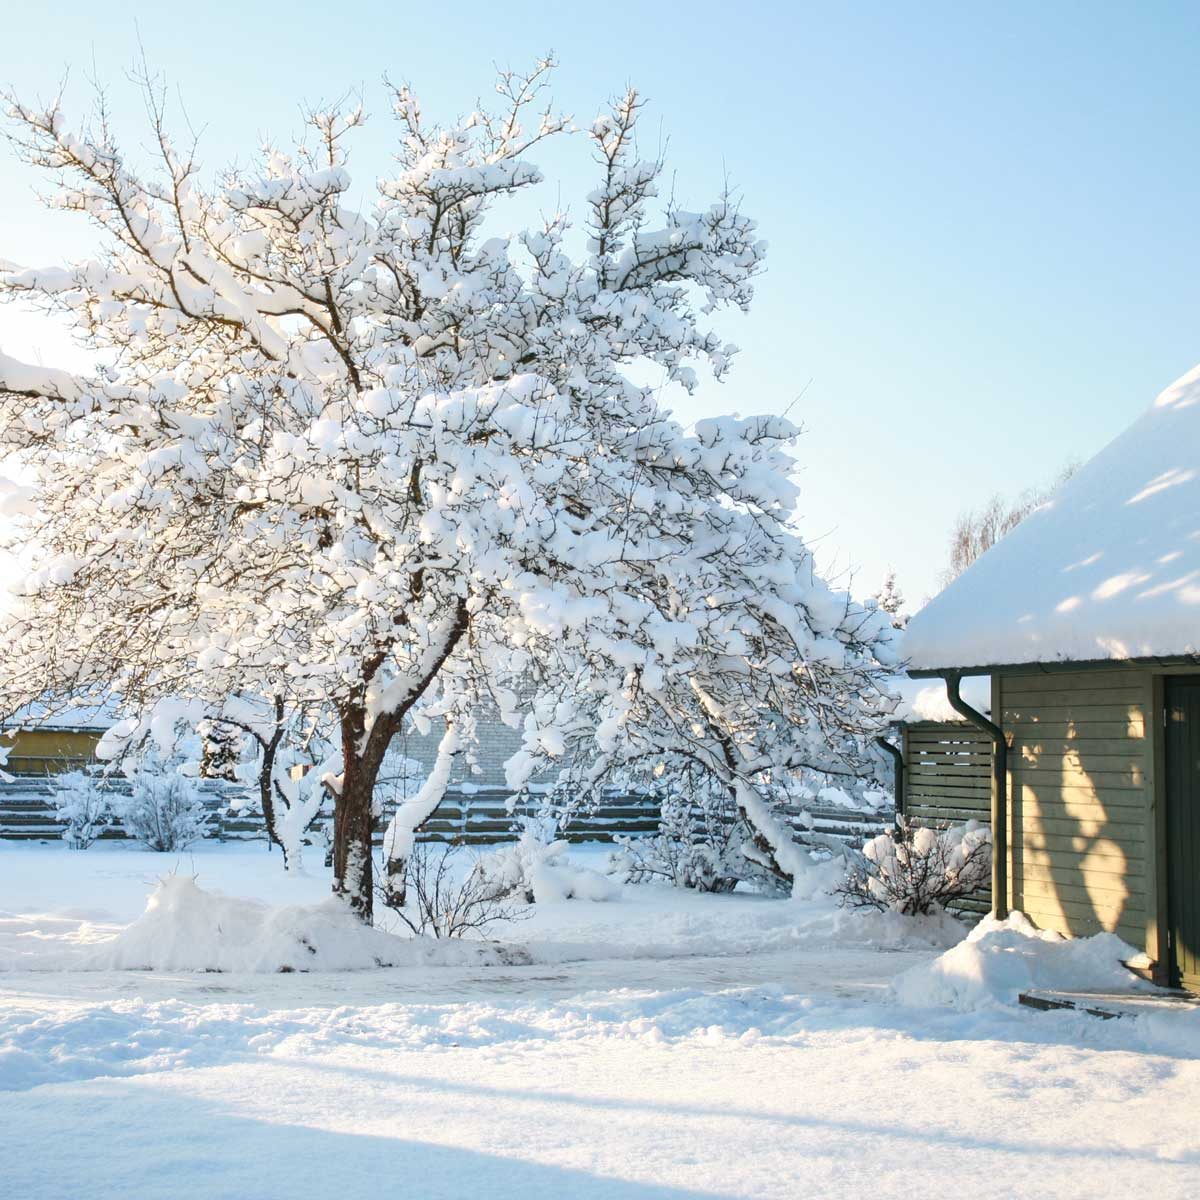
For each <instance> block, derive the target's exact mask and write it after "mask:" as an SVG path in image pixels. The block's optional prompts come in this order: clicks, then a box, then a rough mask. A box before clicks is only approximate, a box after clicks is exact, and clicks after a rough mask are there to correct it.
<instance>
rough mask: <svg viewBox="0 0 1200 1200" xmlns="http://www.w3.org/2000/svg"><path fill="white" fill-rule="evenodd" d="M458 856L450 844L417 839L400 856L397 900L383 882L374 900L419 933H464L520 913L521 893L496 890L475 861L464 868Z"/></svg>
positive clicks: (482, 929) (522, 910) (445, 935)
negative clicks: (402, 880) (402, 882)
mask: <svg viewBox="0 0 1200 1200" xmlns="http://www.w3.org/2000/svg"><path fill="white" fill-rule="evenodd" d="M460 858H461V855H460V854H459V853H458V850H457V848H455V847H452V846H432V845H430V844H429V843H428V842H418V843H417V844H415V845H414V846H413V848H412V851H411V853H410V854H409V855H408V857H407V859H406V887H405V892H404V900H403V902H402V903H398V902H397V901H398V897H397V895H396V893H395V892H394V891H393V889H391V888H389V887H387V886H386V885H383V884H381V885H380V886H379V888H378V897H379V899H380V901H381V902H382V903H383V904H384V906H385V907H387V908H390V909H391V910H392V911H393V912H394V913H395V914H396V915H397V916H398V917H399V918H400V920H401V921H403V922H404V924H405V925H407V926H408V927H409V929H411V930H412V931H413V933H415V934H417V935H418V936H421V937H435V938H461V937H468V936H470V935H471V934H473V933H484V932H486V931H487V930H488V929H490V928H491V927H492V926H494V925H496V924H500V923H503V922H507V921H514V920H517V919H518V918H520V917H522V916H524V915H526V914H525V898H524V897H523V896H521V895H519V894H518V893H517V892H516V891H507V892H506V891H501V890H499V889H498V888H497V887H496V886H495V883H494V882H493V881H492V879H490V878H489V876H488V874H487V873H486V872H484V871H482V870H480V862H478V861H477V862H476V863H475V864H474V865H472V866H471V867H469V868H467V869H465V870H464V869H463V868H462V867H461V865H460V861H459V860H460Z"/></svg>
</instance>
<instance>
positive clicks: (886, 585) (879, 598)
mask: <svg viewBox="0 0 1200 1200" xmlns="http://www.w3.org/2000/svg"><path fill="white" fill-rule="evenodd" d="M872 599H873V600H874V601H875V603H876V604H877V605H878V606H879V607H880V608H882V609H883V611H884V612H885V613H887V614H888V616H890V617H891V618H892V625H893V626H894V627H895V628H896V629H903V628H904V626H905V625H907V624H908V614H907V613H906V612H904V611H903V609H904V593H903V592H902V591H901V590H900V585H899V584H898V583H897V582H896V568H895V567H888V572H887V575H885V576H884V580H883V586H882V587H881V588H880V589H879V591H877V592H876V593H875V594H874V596H873V597H872Z"/></svg>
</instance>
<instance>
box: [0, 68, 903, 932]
mask: <svg viewBox="0 0 1200 1200" xmlns="http://www.w3.org/2000/svg"><path fill="white" fill-rule="evenodd" d="M549 66H550V64H549V63H542V64H539V66H538V67H537V69H535V70H534V71H533V72H532V73H531V74H530V75H528V76H527V77H516V76H511V75H503V76H502V77H501V80H500V84H499V87H498V91H499V93H500V95H501V97H502V101H503V103H502V111H501V112H499V113H498V114H485V113H479V112H476V113H472V114H471V115H470V116H469V117H467V118H466V119H464V120H461V121H459V122H458V123H456V124H453V125H449V126H438V125H433V124H430V123H429V122H428V121H427V120H426V119H425V117H424V115H423V114H422V111H421V108H420V105H419V103H418V101H417V98H416V97H415V96H414V95H413V94H412V93H411V92H410V91H409V90H408V89H407V88H397V89H395V90H394V92H393V112H394V117H395V120H396V122H397V138H396V147H395V163H394V166H393V167H392V170H391V171H390V173H389V174H388V175H386V176H384V177H383V178H381V179H379V180H378V181H377V183H376V185H375V188H374V199H373V204H372V206H371V208H370V209H369V210H367V211H357V210H356V209H355V208H353V207H351V205H350V202H349V199H348V198H349V197H350V196H351V195H352V194H353V195H360V194H361V193H362V191H363V181H362V180H361V178H360V179H359V180H358V182H357V184H356V186H355V187H354V188H352V184H351V179H352V177H351V173H350V145H351V142H352V141H353V136H354V132H355V130H356V128H357V127H358V126H359V125H360V124H361V123H362V121H363V116H362V113H361V111H359V110H357V109H355V110H338V111H322V112H314V113H313V114H312V115H311V116H310V118H309V130H308V135H307V142H305V143H302V144H299V145H297V146H295V147H293V148H291V149H289V150H286V151H285V150H283V149H279V148H268V149H267V150H266V151H265V152H264V153H263V155H262V156H261V158H260V159H259V160H258V161H257V163H256V164H255V166H254V167H253V168H250V169H243V170H232V171H229V172H227V173H226V174H225V175H223V176H222V177H221V178H220V180H219V182H218V183H216V184H215V185H211V186H210V185H206V184H205V183H204V182H203V180H202V177H201V174H200V171H199V168H198V165H197V162H196V159H195V155H194V152H193V153H191V154H186V155H185V154H182V153H180V152H179V151H177V149H176V148H175V146H174V144H173V143H172V142H171V140H170V138H169V136H168V134H167V130H166V125H165V122H164V120H163V116H162V106H161V103H160V96H161V93H159V92H157V91H156V90H155V89H154V87H153V86H150V87H149V88H148V96H149V99H150V109H151V114H152V118H153V126H154V133H155V138H156V142H157V146H158V149H159V151H160V156H159V165H158V169H157V171H156V173H154V174H153V175H146V174H142V173H139V172H138V171H136V170H135V169H134V167H133V166H132V165H130V163H129V162H128V161H127V159H126V158H125V157H124V156H123V154H122V153H121V151H120V150H119V149H118V147H117V145H116V143H115V141H114V139H113V137H112V135H111V133H110V131H109V129H108V126H107V122H106V121H104V120H103V119H102V116H103V114H101V119H100V120H99V121H98V123H97V124H96V125H95V127H94V128H92V129H91V130H89V131H84V132H78V131H75V130H74V129H73V128H72V126H70V125H69V124H68V122H67V119H66V117H65V116H64V114H63V113H62V111H61V110H60V108H59V107H58V106H57V105H55V106H52V107H50V108H49V109H46V110H44V111H43V110H40V109H33V108H29V107H26V106H25V105H23V104H22V103H20V102H19V101H16V100H13V101H12V102H11V115H12V117H13V118H14V121H15V130H16V133H15V139H16V144H17V146H18V147H19V149H20V151H21V153H22V154H23V156H24V158H25V160H26V161H27V162H28V163H30V164H32V165H33V166H35V167H38V168H41V169H43V170H45V171H47V172H49V173H51V174H52V175H53V176H54V177H55V178H56V180H57V181H58V185H59V190H58V193H57V196H56V203H58V204H59V205H60V206H62V207H65V208H67V209H70V210H73V211H78V212H80V213H81V214H82V215H84V216H85V217H86V218H87V219H89V220H90V221H91V222H92V223H93V224H94V225H96V226H97V227H98V228H99V230H100V231H101V233H102V235H103V242H104V252H103V254H102V255H101V256H100V257H98V258H96V259H95V260H92V261H88V262H82V263H77V264H74V265H71V266H67V267H53V268H35V269H26V270H14V271H8V272H5V273H3V274H0V292H2V294H3V295H4V296H6V297H16V298H24V299H33V300H36V301H39V302H41V303H43V304H45V305H47V306H49V307H51V308H53V309H56V310H59V311H62V312H66V313H67V314H69V315H70V316H71V318H72V319H73V320H74V322H75V325H76V328H77V329H78V331H79V332H80V333H81V335H82V336H83V337H84V338H85V339H86V340H87V342H88V343H89V344H90V345H92V346H94V347H95V348H96V349H97V351H103V352H104V355H103V358H104V361H105V364H106V365H105V366H104V367H103V368H102V369H101V368H98V369H97V371H96V373H95V374H94V375H93V376H92V377H88V378H83V377H79V376H76V375H72V374H70V373H67V372H64V371H60V370H52V369H42V368H36V367H32V366H29V365H26V364H23V363H20V362H18V361H16V360H14V359H12V358H8V357H0V408H2V413H3V429H4V439H5V442H6V443H7V444H8V445H9V446H11V447H15V448H20V449H21V450H23V451H24V452H25V458H26V460H27V461H28V462H29V463H30V464H31V465H32V466H33V468H34V469H35V470H36V472H37V475H38V483H37V485H36V486H35V488H34V492H35V502H34V504H33V505H32V506H31V511H33V512H34V513H35V515H32V516H30V517H28V518H27V521H26V525H25V527H24V529H23V534H22V536H24V537H26V538H27V539H29V540H30V541H32V543H33V544H34V545H35V547H36V549H35V550H34V552H33V554H32V558H33V565H32V568H31V570H30V571H29V574H28V577H27V579H26V580H25V584H24V589H23V591H24V603H23V605H22V607H21V608H20V610H19V611H18V612H17V614H16V615H15V616H14V617H11V618H8V619H6V622H5V625H4V627H3V630H2V632H0V636H2V638H3V644H4V647H5V659H4V667H3V670H4V675H5V678H4V682H3V687H4V689H5V690H4V695H5V697H6V700H7V702H8V703H9V704H15V703H17V702H19V701H23V700H26V699H28V698H30V697H31V696H34V695H44V694H45V693H46V692H47V691H51V692H53V691H58V692H67V691H70V692H74V693H79V692H87V691H97V690H101V689H109V688H115V689H117V690H118V691H119V692H120V693H121V694H122V695H123V696H124V697H126V698H127V700H129V701H130V702H137V703H142V702H150V701H152V700H154V699H155V698H157V697H162V696H169V695H170V696H180V695H205V696H211V697H214V698H215V697H221V696H224V695H227V694H230V693H238V694H247V693H257V694H261V695H263V696H267V697H277V696H283V697H286V699H287V701H288V703H289V705H290V704H300V705H303V704H306V703H313V702H319V703H328V704H330V705H332V707H333V709H334V711H335V712H336V713H337V720H338V723H339V726H340V731H339V733H340V740H341V746H342V754H343V773H342V774H341V775H340V776H339V777H337V778H336V779H333V780H331V787H332V789H333V790H334V792H335V794H336V798H337V806H336V807H337V815H336V822H335V867H336V873H337V877H338V879H337V885H336V886H337V888H338V890H339V891H340V892H342V893H343V894H345V895H347V896H348V897H349V898H350V900H351V901H352V903H353V904H354V905H355V906H356V908H357V909H358V910H359V911H360V912H361V913H363V914H364V915H369V913H370V910H371V897H372V880H371V873H370V832H371V829H370V825H371V806H370V793H371V789H372V786H373V783H374V779H375V776H376V773H377V772H378V769H379V764H380V763H381V762H382V759H383V755H384V752H385V751H386V749H387V746H388V743H389V742H390V741H391V739H392V737H393V735H394V734H395V733H396V732H397V730H398V729H400V727H401V725H402V723H403V722H404V721H406V720H409V719H415V720H418V721H421V720H423V719H424V718H425V717H428V716H432V715H444V716H446V717H447V721H448V725H449V729H450V732H449V733H448V734H447V737H446V740H445V744H444V752H445V756H447V757H448V756H450V755H452V754H454V753H456V752H457V751H458V750H459V748H460V747H461V746H462V745H463V743H464V740H465V739H469V737H470V722H471V718H470V713H471V711H472V710H473V708H474V707H475V705H476V704H477V702H478V700H479V699H480V697H481V696H484V695H487V696H490V698H492V699H493V700H495V701H496V702H498V704H499V707H500V710H501V712H502V713H503V714H505V716H506V717H507V719H509V720H510V721H513V722H518V721H523V722H524V728H525V731H526V733H525V736H526V747H527V752H528V754H529V755H530V756H532V757H533V758H536V757H545V756H550V757H553V756H556V755H559V754H561V753H562V752H563V751H564V748H565V747H566V745H567V743H568V741H569V739H570V738H572V737H577V736H578V734H579V729H580V723H581V722H586V723H588V724H590V726H591V728H592V730H593V732H594V737H595V738H596V739H597V744H598V746H599V747H600V748H602V749H603V750H604V751H605V752H607V753H610V754H611V753H613V752H615V750H616V748H617V747H618V746H619V745H621V744H623V743H629V742H631V741H634V742H639V743H647V744H649V743H655V742H661V741H662V739H663V737H664V735H668V736H669V737H671V738H673V737H674V736H675V735H677V734H682V735H684V736H686V737H691V738H693V739H694V740H698V741H702V742H703V743H704V746H703V749H704V752H705V754H706V755H707V756H708V759H709V760H710V761H711V763H712V764H713V765H715V766H719V768H720V769H721V770H722V771H723V772H724V773H725V777H726V778H727V779H728V781H729V784H730V786H731V787H736V789H738V793H739V796H740V797H741V801H742V802H743V803H744V804H745V805H747V806H749V807H750V808H754V806H755V803H756V801H755V793H754V783H753V780H754V775H755V772H756V771H758V770H760V769H761V768H762V767H763V766H764V765H765V764H767V763H768V762H770V761H776V760H779V761H782V760H784V759H788V760H792V759H794V760H797V761H800V760H803V761H806V762H809V761H818V760H819V761H823V762H826V763H829V762H832V761H834V760H838V759H839V758H840V757H842V756H843V755H844V754H845V751H846V747H847V745H848V743H849V742H850V741H853V739H854V738H855V737H859V736H861V735H863V734H865V733H869V732H871V731H872V730H873V728H874V727H875V724H876V723H877V721H878V720H879V716H880V712H881V710H882V709H883V708H886V707H887V705H886V701H884V700H882V699H881V697H880V694H879V692H878V689H877V686H876V681H877V677H878V673H879V670H880V663H881V661H882V662H885V663H889V662H891V652H890V628H889V623H888V620H887V618H886V614H881V613H879V612H877V611H875V610H874V609H873V608H872V607H870V606H868V607H866V608H863V607H861V606H858V605H856V604H854V603H852V602H851V601H850V599H849V598H848V597H847V596H846V595H843V594H838V593H835V592H833V591H831V589H830V588H829V587H828V586H827V585H826V584H825V583H824V582H823V581H822V580H821V579H820V578H818V577H817V576H816V574H815V573H814V569H813V562H812V558H811V555H810V553H809V552H808V550H807V549H806V547H805V546H804V544H803V542H802V541H801V540H800V539H799V538H798V537H797V536H796V534H795V533H794V531H792V530H791V529H790V528H789V522H790V520H791V516H792V512H793V506H794V502H795V489H794V486H793V484H792V483H791V482H790V478H789V477H790V473H791V470H792V465H793V464H792V459H791V457H790V454H789V446H790V444H791V442H792V439H793V438H794V437H795V434H796V430H795V429H794V428H793V426H791V425H790V424H789V423H788V422H787V421H785V420H782V419H780V418H777V417H770V416H768V417H754V418H749V419H744V420H743V419H734V418H732V417H731V418H725V419H719V420H709V421H703V422H700V423H699V424H698V425H697V426H696V428H695V429H694V430H693V431H691V432H687V431H685V430H684V429H683V428H682V427H681V426H680V425H679V424H678V423H677V422H676V421H674V420H673V419H672V418H671V416H670V414H669V413H668V412H667V411H666V410H665V409H664V408H663V407H662V406H661V404H660V400H659V390H660V389H659V388H658V387H648V386H643V385H642V384H640V383H638V382H635V378H636V377H639V373H640V375H642V376H644V375H645V373H646V372H645V370H644V368H645V366H646V364H649V365H650V366H651V367H655V368H657V369H658V371H659V373H660V375H663V376H665V381H666V383H668V384H677V385H680V386H681V387H683V388H687V389H690V388H692V387H693V386H694V385H695V383H696V381H697V370H698V369H707V370H708V371H710V372H711V373H713V374H714V375H716V376H717V377H723V376H724V375H725V373H726V371H727V370H728V368H729V365H730V361H731V358H732V356H733V354H734V350H735V348H734V347H733V346H731V345H728V344H727V343H726V342H724V341H723V340H722V339H721V338H720V336H719V335H718V334H717V333H716V332H715V330H714V329H713V328H711V327H710V322H711V320H712V319H713V315H714V314H715V313H716V312H717V311H718V310H720V309H722V308H727V307H735V308H738V309H743V310H744V309H746V308H748V306H749V304H750V302H751V298H752V294H753V286H752V281H753V278H754V276H755V274H756V272H757V271H758V270H759V269H760V267H761V265H762V262H763V256H764V252H765V246H764V244H763V243H762V242H761V241H760V240H759V238H758V235H757V232H756V230H755V226H754V222H753V221H751V220H749V219H748V218H747V217H746V216H745V215H744V214H743V213H742V212H741V211H740V209H739V207H738V205H737V204H736V203H735V202H734V199H733V198H732V197H731V196H730V195H729V194H728V193H726V194H724V195H722V196H721V197H720V198H718V199H717V200H716V201H715V202H714V203H713V204H712V205H711V206H709V207H708V208H706V209H704V210H702V211H698V212H687V211H683V210H682V209H680V208H679V207H677V206H675V205H674V204H673V203H667V204H666V205H665V208H664V209H663V210H662V211H661V212H659V213H658V214H657V215H655V211H654V198H655V196H656V194H657V192H658V185H659V180H660V177H661V175H662V172H663V163H662V162H661V161H659V160H657V159H655V160H645V159H642V158H640V157H639V156H638V152H637V145H636V138H635V132H636V126H637V121H638V116H639V112H640V101H639V100H638V97H637V95H636V93H634V92H632V91H631V92H629V93H628V94H626V95H625V96H624V97H623V98H622V99H621V100H620V101H618V102H617V103H616V104H615V105H614V106H613V108H612V110H611V111H610V112H608V113H605V114H604V115H602V116H600V117H598V118H597V119H596V120H595V122H594V123H593V124H592V125H591V127H590V129H588V130H586V131H585V136H586V137H587V138H588V139H590V142H591V145H592V148H593V154H594V158H595V161H596V167H597V173H598V182H597V185H596V187H595V189H594V190H593V191H592V192H590V193H589V194H588V196H587V197H586V200H585V203H584V205H583V207H582V209H581V224H582V226H583V230H582V232H583V233H584V234H585V235H586V238H585V245H584V248H583V253H582V254H580V255H576V256H574V257H573V256H572V255H571V254H570V253H568V242H569V241H570V239H571V237H576V236H577V235H575V234H573V235H570V237H569V229H570V221H569V220H568V218H567V216H565V215H555V216H553V217H551V218H550V219H548V220H546V221H545V223H544V224H543V226H542V227H541V228H538V229H536V230H532V231H527V232H524V233H521V234H519V235H517V236H513V237H497V236H493V234H492V230H491V228H490V226H489V223H488V217H489V212H490V210H491V209H492V206H493V205H494V203H495V202H496V201H497V200H498V199H499V198H501V197H504V196H506V195H509V194H511V193H514V192H519V191H524V190H525V189H530V188H534V187H536V185H537V184H539V183H540V182H541V178H542V177H541V175H540V173H539V171H538V169H537V167H536V166H535V165H534V164H533V162H532V161H531V160H530V157H529V155H530V152H531V151H532V150H533V149H534V148H535V147H536V146H537V144H538V143H539V142H540V141H541V140H542V139H544V138H547V137H550V136H555V135H559V134H561V133H563V132H564V131H566V130H567V129H568V122H567V121H566V120H564V119H562V118H559V117H556V116H555V115H554V114H553V111H552V110H551V109H550V108H543V107H542V105H541V102H540V93H541V89H542V85H543V83H544V80H545V75H546V72H547V71H548V69H549ZM580 240H584V239H580ZM531 688H532V690H533V693H534V697H535V698H534V701H533V702H532V704H530V705H528V706H522V705H519V704H518V700H517V697H518V695H519V694H520V695H526V696H527V695H528V694H529V692H530V689H531ZM523 707H525V708H527V709H528V711H522V708H523ZM764 714H768V715H767V716H766V717H764ZM764 720H765V722H766V723H765V724H764ZM647 740H648V741H647ZM517 766H518V768H519V767H520V764H517ZM447 774H448V771H445V770H441V771H439V770H437V769H435V771H434V773H433V776H431V780H432V781H433V782H432V783H431V784H430V786H429V787H428V788H427V789H423V793H422V796H421V797H420V798H419V799H420V801H421V803H420V804H417V805H416V807H415V808H414V803H413V802H410V803H409V804H407V805H405V806H404V807H405V808H406V809H410V810H412V811H410V812H409V813H408V815H407V818H406V819H409V820H412V821H418V820H420V819H422V812H421V811H417V810H418V809H420V808H421V805H426V806H428V805H430V804H433V805H436V803H437V801H438V799H439V795H438V794H437V785H436V780H437V779H438V778H439V777H441V776H445V775H447ZM760 807H761V806H760ZM757 815H758V817H759V819H760V820H761V821H762V822H763V828H764V830H765V829H766V827H767V826H768V825H770V824H771V818H770V815H769V813H767V812H766V810H765V809H763V811H762V812H760V813H758V814H757ZM751 819H754V814H753V813H752V814H751ZM771 828H772V831H771V832H766V833H765V841H766V843H768V844H770V845H773V846H778V847H780V848H782V847H783V845H784V842H785V841H786V839H784V838H783V836H782V834H781V833H780V832H779V830H778V829H776V828H774V827H773V826H772V827H771ZM399 841H400V842H403V841H404V838H403V837H400V838H399ZM780 852H781V853H782V852H783V851H782V849H781V850H780Z"/></svg>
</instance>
